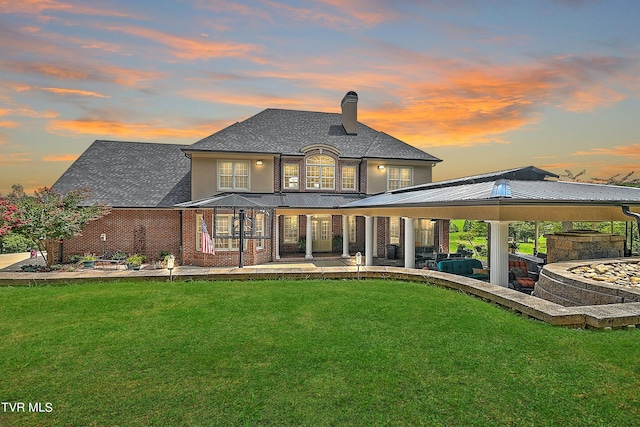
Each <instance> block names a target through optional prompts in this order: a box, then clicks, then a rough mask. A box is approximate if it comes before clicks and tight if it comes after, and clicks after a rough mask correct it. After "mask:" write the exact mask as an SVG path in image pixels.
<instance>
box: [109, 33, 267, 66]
mask: <svg viewBox="0 0 640 427" xmlns="http://www.w3.org/2000/svg"><path fill="white" fill-rule="evenodd" d="M103 28H104V29H107V30H110V31H117V32H122V33H125V34H130V35H133V36H136V37H140V38H143V39H147V40H151V41H153V42H154V43H158V44H161V45H165V46H168V47H169V48H170V49H171V54H172V55H173V57H175V58H178V59H182V60H189V61H193V60H198V59H211V58H232V57H243V58H247V59H251V60H256V61H261V60H259V59H258V58H257V57H256V56H254V55H255V53H257V52H259V51H261V50H262V48H261V47H260V46H258V45H256V44H252V43H235V42H222V41H213V40H208V39H202V38H188V37H179V36H175V35H172V34H169V33H165V32H162V31H158V30H152V29H149V28H143V27H138V26H132V25H118V26H105V27H103Z"/></svg>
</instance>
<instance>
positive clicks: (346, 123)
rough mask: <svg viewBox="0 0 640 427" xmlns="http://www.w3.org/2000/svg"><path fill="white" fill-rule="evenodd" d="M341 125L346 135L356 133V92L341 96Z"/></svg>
mask: <svg viewBox="0 0 640 427" xmlns="http://www.w3.org/2000/svg"><path fill="white" fill-rule="evenodd" d="M342 127H343V128H344V130H345V132H347V134H348V135H357V134H358V94H357V93H355V92H354V91H349V92H347V94H346V95H345V96H344V98H342Z"/></svg>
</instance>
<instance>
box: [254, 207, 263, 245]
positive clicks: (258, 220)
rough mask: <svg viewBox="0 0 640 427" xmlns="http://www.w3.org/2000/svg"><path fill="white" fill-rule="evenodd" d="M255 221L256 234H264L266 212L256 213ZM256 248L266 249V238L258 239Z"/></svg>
mask: <svg viewBox="0 0 640 427" xmlns="http://www.w3.org/2000/svg"><path fill="white" fill-rule="evenodd" d="M253 221H254V224H253V225H254V226H255V233H256V236H264V214H263V213H259V214H256V216H255V218H254V220H253ZM256 249H264V239H256Z"/></svg>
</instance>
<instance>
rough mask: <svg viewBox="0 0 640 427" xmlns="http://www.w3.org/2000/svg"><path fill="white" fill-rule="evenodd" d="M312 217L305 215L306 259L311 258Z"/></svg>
mask: <svg viewBox="0 0 640 427" xmlns="http://www.w3.org/2000/svg"><path fill="white" fill-rule="evenodd" d="M312 216H313V215H307V250H306V254H305V256H304V257H305V258H306V259H311V258H313V229H312V228H311V217H312Z"/></svg>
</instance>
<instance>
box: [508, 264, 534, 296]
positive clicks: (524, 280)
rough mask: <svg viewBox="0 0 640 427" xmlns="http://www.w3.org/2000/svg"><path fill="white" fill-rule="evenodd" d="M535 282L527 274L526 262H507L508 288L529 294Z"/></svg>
mask: <svg viewBox="0 0 640 427" xmlns="http://www.w3.org/2000/svg"><path fill="white" fill-rule="evenodd" d="M535 284H536V281H535V280H534V279H533V277H531V275H530V274H529V269H528V266H527V262H526V261H521V260H510V261H509V286H510V287H513V289H515V290H516V291H520V292H524V293H527V294H531V292H533V288H534V286H535Z"/></svg>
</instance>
